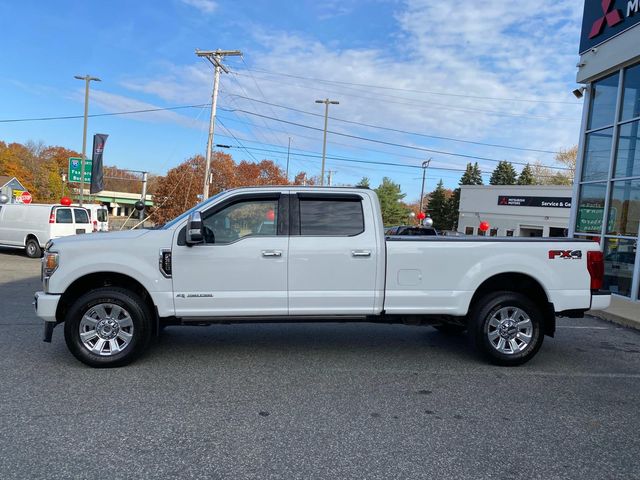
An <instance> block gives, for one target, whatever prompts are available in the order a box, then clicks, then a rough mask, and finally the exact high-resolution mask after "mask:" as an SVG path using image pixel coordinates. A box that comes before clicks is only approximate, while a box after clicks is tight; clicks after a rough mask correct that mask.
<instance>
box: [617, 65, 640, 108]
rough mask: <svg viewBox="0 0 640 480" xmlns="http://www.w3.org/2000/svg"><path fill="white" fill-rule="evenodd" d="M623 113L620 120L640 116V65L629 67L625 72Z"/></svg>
mask: <svg viewBox="0 0 640 480" xmlns="http://www.w3.org/2000/svg"><path fill="white" fill-rule="evenodd" d="M622 95H623V97H622V115H621V117H620V120H623V121H624V120H630V119H632V118H636V117H640V65H636V66H635V67H631V68H627V70H626V71H625V72H624V91H623V92H622Z"/></svg>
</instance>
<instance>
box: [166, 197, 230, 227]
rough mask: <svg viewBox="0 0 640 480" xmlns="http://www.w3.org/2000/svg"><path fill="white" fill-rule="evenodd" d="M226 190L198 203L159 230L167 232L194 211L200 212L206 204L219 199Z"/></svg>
mask: <svg viewBox="0 0 640 480" xmlns="http://www.w3.org/2000/svg"><path fill="white" fill-rule="evenodd" d="M225 192H226V190H223V191H222V192H220V193H218V194H216V195H214V196H213V197H210V198H208V199H207V200H205V201H204V202H200V203H198V204H197V205H196V206H195V207H191V208H190V209H189V210H187V211H186V212H184V213H183V214H182V215H178V216H177V217H176V218H174V219H173V220H171V221H169V222H167V223H165V224H164V225H163V226H162V227H160V230H168V229H170V228H172V227H173V226H174V225H175V224H176V223H180V222H181V221H182V220H183V219H185V218H187V217H188V216H189V214H190V213H191V212H194V211H196V210H200V209H201V208H202V207H204V206H205V205H206V204H208V203H210V202H212V201H214V200H215V199H216V198H218V197H220V196H221V195H222V194H223V193H225Z"/></svg>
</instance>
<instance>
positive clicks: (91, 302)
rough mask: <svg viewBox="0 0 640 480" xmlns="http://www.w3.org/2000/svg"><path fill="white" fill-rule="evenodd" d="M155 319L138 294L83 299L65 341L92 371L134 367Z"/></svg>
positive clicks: (106, 291)
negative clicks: (94, 368) (97, 368)
mask: <svg viewBox="0 0 640 480" xmlns="http://www.w3.org/2000/svg"><path fill="white" fill-rule="evenodd" d="M151 325H152V322H151V315H150V313H149V309H148V308H147V306H146V305H145V303H144V302H143V301H142V299H141V298H140V297H139V296H138V295H137V294H135V293H133V292H131V291H129V290H126V289H123V288H117V287H105V288H99V289H96V290H92V291H91V292H88V293H86V294H84V295H83V296H81V297H80V298H79V299H78V300H77V301H76V302H75V303H74V304H73V305H72V306H71V308H69V311H68V313H67V315H66V318H65V325H64V338H65V341H66V343H67V347H68V348H69V350H70V351H71V353H72V354H73V355H74V356H75V357H76V358H77V359H78V360H80V361H81V362H83V363H85V364H87V365H89V366H91V367H120V366H123V365H126V364H128V363H130V362H131V361H132V360H134V359H135V357H137V356H138V355H139V354H140V353H141V352H142V351H143V350H144V349H145V347H146V346H147V344H148V343H149V339H150V338H151V331H152V329H151Z"/></svg>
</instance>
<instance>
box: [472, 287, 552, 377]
mask: <svg viewBox="0 0 640 480" xmlns="http://www.w3.org/2000/svg"><path fill="white" fill-rule="evenodd" d="M470 320H471V321H470V324H469V334H470V335H469V336H470V338H471V341H472V342H473V343H474V345H475V347H476V348H477V349H478V350H479V351H480V352H481V353H482V354H483V355H484V356H485V357H487V358H488V359H489V360H490V361H491V362H493V363H495V364H497V365H505V366H515V365H521V364H523V363H525V362H528V361H529V360H531V359H532V358H533V357H534V355H535V354H536V353H537V352H538V350H540V347H541V346H542V340H543V339H544V333H543V332H542V325H543V319H542V313H541V311H540V309H539V308H538V307H537V306H536V305H535V303H533V302H532V301H531V300H530V299H529V298H527V297H526V296H524V295H522V294H520V293H516V292H495V293H491V294H488V295H486V296H485V297H483V298H481V299H480V301H478V303H477V304H476V305H475V308H474V309H473V311H472V313H471V319H470Z"/></svg>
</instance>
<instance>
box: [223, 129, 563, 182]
mask: <svg viewBox="0 0 640 480" xmlns="http://www.w3.org/2000/svg"><path fill="white" fill-rule="evenodd" d="M223 136H226V135H223ZM233 138H234V139H235V140H236V141H237V140H238V139H237V137H233ZM243 140H244V141H251V140H246V139H243ZM238 143H240V142H238ZM231 148H242V149H244V150H253V151H256V152H266V153H276V154H279V155H283V156H284V155H286V154H287V152H286V151H282V150H273V149H268V148H257V147H245V146H244V145H241V146H240V147H235V146H233V145H231ZM291 155H292V156H298V157H308V158H322V155H320V154H319V153H296V152H292V153H291ZM326 158H328V159H330V160H336V161H343V162H350V163H360V164H369V165H381V166H391V167H402V168H412V169H418V170H421V169H422V166H421V165H409V164H406V163H395V162H382V161H375V160H359V159H355V158H349V157H342V156H330V155H327V157H326ZM429 168H430V169H431V170H439V171H440V170H441V171H445V172H462V173H464V172H466V169H464V168H451V167H435V166H434V167H431V166H430V167H429ZM482 175H490V174H489V173H483V174H482ZM537 177H538V178H553V176H549V175H537Z"/></svg>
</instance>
